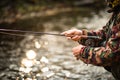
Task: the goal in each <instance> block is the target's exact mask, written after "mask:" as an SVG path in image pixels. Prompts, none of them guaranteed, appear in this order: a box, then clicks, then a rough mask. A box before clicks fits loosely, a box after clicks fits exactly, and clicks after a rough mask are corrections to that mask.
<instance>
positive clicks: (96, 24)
mask: <svg viewBox="0 0 120 80" xmlns="http://www.w3.org/2000/svg"><path fill="white" fill-rule="evenodd" d="M81 13H84V12H81ZM67 15H68V16H66V14H64V15H62V16H59V15H58V16H57V18H56V17H53V18H49V17H48V19H47V20H46V19H45V20H46V22H45V21H44V22H43V21H42V20H41V17H40V18H38V19H36V20H33V22H39V23H37V24H36V26H37V27H36V26H35V27H33V26H32V30H37V29H39V30H38V31H44V32H50V33H61V32H63V31H65V30H68V29H71V28H78V29H83V28H87V29H89V30H97V29H100V28H101V27H102V26H104V25H105V23H106V22H107V21H108V19H109V17H110V15H107V13H106V12H104V11H100V12H99V14H96V13H94V12H87V14H86V15H84V16H83V15H81V14H79V15H76V13H67ZM71 16H72V17H71ZM88 16H89V17H88ZM31 22H32V21H31ZM28 23H29V22H28ZM21 24H22V23H21ZM14 26H16V24H14ZM41 26H43V27H41ZM28 28H31V27H28ZM34 28H35V29H34ZM15 29H16V28H15ZM26 35H27V36H26V37H24V38H21V37H20V38H19V37H18V36H13V35H6V34H1V36H2V39H1V43H0V45H1V48H0V50H1V52H0V53H1V55H0V57H1V58H0V62H1V64H0V80H114V78H113V76H112V75H111V73H109V72H107V71H106V70H105V69H104V68H102V67H96V66H93V65H90V64H89V65H87V64H84V63H83V62H82V61H79V60H78V61H77V60H76V59H75V57H74V56H73V55H72V48H73V47H74V46H77V45H79V44H78V43H77V42H73V41H71V40H67V39H66V38H65V37H63V36H54V35H40V36H35V35H32V34H31V35H30V34H26Z"/></svg>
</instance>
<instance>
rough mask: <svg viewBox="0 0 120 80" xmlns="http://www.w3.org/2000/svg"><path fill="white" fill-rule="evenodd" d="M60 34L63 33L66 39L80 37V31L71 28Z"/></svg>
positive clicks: (76, 39) (77, 38)
mask: <svg viewBox="0 0 120 80" xmlns="http://www.w3.org/2000/svg"><path fill="white" fill-rule="evenodd" d="M61 34H62V35H65V36H66V37H67V38H68V39H71V40H74V41H78V40H79V39H80V38H81V35H82V31H81V30H78V29H72V30H68V31H65V32H63V33H61Z"/></svg>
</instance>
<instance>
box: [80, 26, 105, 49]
mask: <svg viewBox="0 0 120 80" xmlns="http://www.w3.org/2000/svg"><path fill="white" fill-rule="evenodd" d="M82 33H83V35H87V36H88V37H85V38H82V39H80V40H79V43H80V44H82V45H85V46H92V47H99V46H101V45H102V43H103V42H104V41H105V40H106V31H105V27H103V28H102V29H101V30H98V31H86V30H82ZM90 36H91V37H90ZM92 36H94V37H93V38H92ZM95 37H96V38H95Z"/></svg>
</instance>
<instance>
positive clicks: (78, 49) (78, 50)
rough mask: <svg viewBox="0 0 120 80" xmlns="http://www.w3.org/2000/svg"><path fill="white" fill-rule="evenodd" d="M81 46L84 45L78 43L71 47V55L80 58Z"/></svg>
mask: <svg viewBox="0 0 120 80" xmlns="http://www.w3.org/2000/svg"><path fill="white" fill-rule="evenodd" d="M82 48H84V46H83V45H81V44H80V45H79V46H77V47H74V48H73V49H72V52H73V55H74V56H75V57H76V59H77V60H78V59H80V58H81V57H80V53H81V50H82Z"/></svg>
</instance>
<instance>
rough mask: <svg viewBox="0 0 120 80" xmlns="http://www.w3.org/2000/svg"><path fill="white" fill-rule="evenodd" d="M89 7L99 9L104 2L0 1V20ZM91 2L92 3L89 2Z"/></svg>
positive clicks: (96, 0)
mask: <svg viewBox="0 0 120 80" xmlns="http://www.w3.org/2000/svg"><path fill="white" fill-rule="evenodd" d="M81 1H83V2H85V1H86V3H87V2H88V3H87V5H88V6H89V7H90V6H92V7H95V8H96V7H99V8H101V5H103V4H104V0H1V1H0V19H4V18H6V17H11V16H12V17H14V16H15V15H16V14H18V13H19V14H25V13H29V12H38V11H41V10H48V9H52V8H55V7H59V8H60V7H80V6H81V5H82V6H83V5H85V3H83V4H80V2H81ZM90 1H92V3H90V5H89V2H90ZM87 5H85V6H87Z"/></svg>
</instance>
